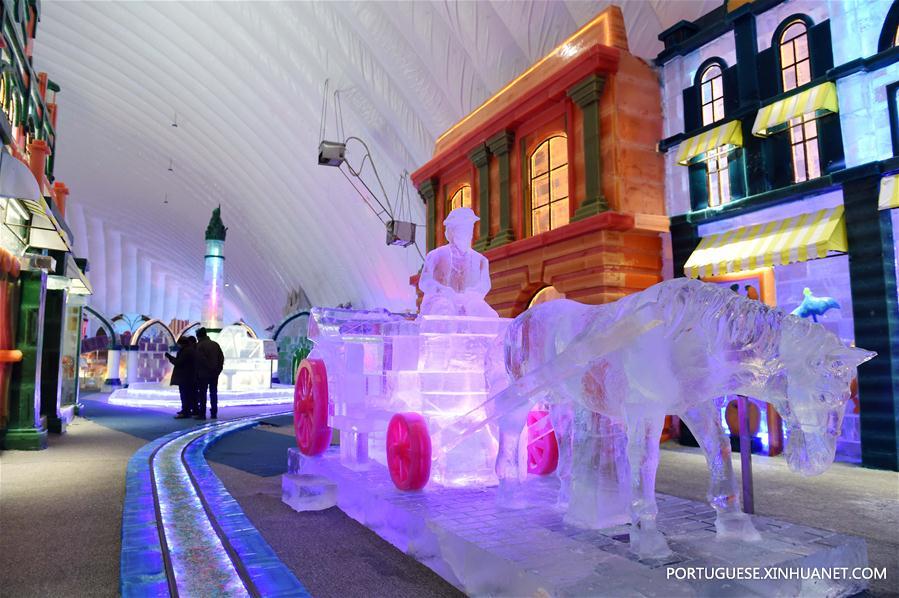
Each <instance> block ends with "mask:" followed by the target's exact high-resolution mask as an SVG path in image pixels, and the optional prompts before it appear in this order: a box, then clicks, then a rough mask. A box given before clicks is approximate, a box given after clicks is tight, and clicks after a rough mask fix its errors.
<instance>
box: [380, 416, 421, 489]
mask: <svg viewBox="0 0 899 598" xmlns="http://www.w3.org/2000/svg"><path fill="white" fill-rule="evenodd" d="M387 468H388V469H389V470H390V479H392V480H393V484H394V486H396V487H397V488H399V489H400V490H421V489H422V488H424V485H425V484H427V483H428V478H429V477H431V435H430V434H428V424H427V423H426V422H425V420H424V418H423V417H422V416H420V415H419V414H417V413H397V414H396V415H394V416H393V417H392V418H391V419H390V424H388V426H387Z"/></svg>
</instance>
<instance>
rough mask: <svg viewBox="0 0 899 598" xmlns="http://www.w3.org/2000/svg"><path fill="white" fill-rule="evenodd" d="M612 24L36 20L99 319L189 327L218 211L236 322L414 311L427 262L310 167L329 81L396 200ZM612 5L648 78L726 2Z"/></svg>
mask: <svg viewBox="0 0 899 598" xmlns="http://www.w3.org/2000/svg"><path fill="white" fill-rule="evenodd" d="M609 4H610V3H609V2H579V1H552V2H538V1H533V2H527V1H519V2H488V1H480V2H373V1H369V2H353V3H350V2H273V3H259V2H183V3H180V2H113V3H109V2H61V1H45V2H43V3H42V5H41V7H42V15H41V22H40V24H39V26H38V33H37V39H36V41H35V49H34V63H35V67H36V69H37V70H39V71H47V72H48V73H49V74H50V78H51V79H52V80H54V81H56V82H57V83H58V84H59V85H60V87H61V89H62V91H61V92H60V94H59V99H58V101H59V121H58V139H59V141H58V146H57V152H58V155H57V156H56V162H55V169H56V176H57V179H59V180H62V181H64V182H65V183H66V184H67V185H68V186H69V188H70V189H71V190H72V194H71V196H70V198H69V202H68V203H69V208H68V213H67V219H68V221H69V224H70V226H71V228H72V230H73V233H74V235H75V237H76V251H77V253H78V254H79V255H80V256H85V257H87V258H88V259H89V260H90V263H91V272H90V278H91V280H92V282H93V285H94V289H95V294H94V296H93V297H92V298H91V304H92V305H93V306H94V307H95V308H96V309H98V310H100V311H101V312H103V313H106V314H109V315H114V314H116V313H119V312H126V313H130V312H143V313H147V314H150V315H152V316H154V317H159V318H161V319H163V320H168V319H169V318H172V317H180V318H189V319H195V318H197V317H198V316H199V311H200V303H201V300H202V277H203V263H202V260H203V252H204V245H203V232H204V229H205V226H206V223H207V222H208V220H209V216H210V213H211V211H212V209H213V208H214V207H216V206H217V205H219V204H221V206H222V217H223V220H224V221H225V224H226V225H227V226H228V227H229V231H228V240H227V243H226V245H225V255H226V257H227V261H226V264H225V279H226V282H228V283H229V286H228V287H227V288H226V289H225V291H226V319H237V318H239V317H243V318H244V319H246V321H247V322H249V323H250V324H251V325H253V326H257V327H262V328H264V327H266V326H269V325H271V324H273V323H277V322H278V321H279V320H280V318H281V316H282V309H283V307H284V304H285V300H286V298H287V295H288V293H289V292H290V291H292V290H294V289H297V288H302V289H303V290H304V291H305V293H306V295H307V296H308V298H309V300H310V301H311V302H312V303H313V304H315V305H336V304H338V303H343V302H347V301H349V302H352V303H353V304H354V305H355V306H364V307H378V306H384V307H388V308H390V309H395V310H401V309H404V308H412V307H414V303H415V293H414V290H413V288H412V287H411V286H410V285H409V276H410V275H412V274H414V273H415V272H417V271H418V268H419V266H420V265H421V258H420V257H419V254H418V252H417V251H416V249H415V248H414V247H409V248H405V249H403V248H398V247H388V246H387V245H386V244H385V233H384V228H383V225H382V224H381V222H380V221H379V220H378V219H377V218H376V217H375V215H374V214H372V212H371V211H369V210H368V208H367V207H366V206H365V205H364V204H363V202H362V201H361V199H360V198H359V197H358V195H357V194H356V193H355V192H354V190H353V189H352V188H351V187H350V185H349V183H348V182H347V180H346V179H345V178H344V177H343V176H342V175H341V174H340V172H338V170H337V169H334V168H328V167H324V166H318V165H317V163H316V162H317V160H316V158H317V151H318V150H317V148H318V141H319V126H320V119H321V107H322V87H323V83H324V81H325V79H330V86H331V89H332V90H334V89H339V90H340V98H341V104H342V111H343V121H344V128H345V132H346V134H347V135H356V136H358V137H361V138H362V139H364V140H365V141H366V142H367V143H368V145H369V146H370V147H371V150H372V154H373V155H374V160H375V162H376V164H377V166H378V169H379V171H380V173H381V176H382V179H383V180H384V183H385V186H386V188H387V192H388V194H390V195H391V197H392V196H393V194H394V193H395V192H396V187H397V181H398V180H399V177H400V174H401V173H402V172H403V171H409V172H411V171H413V170H415V168H417V167H418V166H420V165H421V164H423V163H424V162H425V161H427V159H428V158H429V157H430V156H431V153H432V151H433V143H434V140H435V139H436V138H437V137H438V136H439V135H440V134H441V133H442V132H443V131H445V130H446V129H447V128H449V127H450V126H452V125H453V124H454V123H455V122H456V121H457V120H459V119H460V118H461V117H463V116H465V115H466V114H467V113H468V112H470V111H471V110H472V109H473V108H475V107H477V106H478V105H479V104H480V103H482V102H483V101H484V100H485V99H487V98H488V97H490V96H491V95H492V94H493V93H495V92H496V91H497V90H499V89H501V88H502V87H503V86H504V85H505V84H506V83H507V82H508V81H510V80H511V79H513V78H514V77H515V76H516V75H517V74H519V73H520V72H522V71H523V70H525V69H526V68H527V67H528V66H530V65H531V64H532V63H533V62H535V61H536V60H538V59H540V58H541V57H543V56H544V55H545V54H547V53H548V52H549V51H551V50H552V49H553V48H554V47H555V46H557V45H558V44H559V43H560V42H561V41H563V40H564V39H565V38H567V37H568V36H570V35H571V34H572V33H574V32H575V31H576V30H577V29H578V28H579V27H580V26H582V25H584V24H585V23H587V22H588V21H589V20H590V19H591V18H592V17H594V16H595V15H596V14H598V13H599V12H600V11H602V10H603V9H604V8H605V7H606V6H608V5H609ZM617 4H618V5H619V6H621V7H622V10H623V13H624V18H625V23H626V27H627V33H628V40H629V44H630V48H631V51H632V52H633V53H635V54H637V55H639V56H641V57H644V58H646V59H651V58H652V57H654V56H655V55H656V54H657V53H658V52H659V51H660V50H661V44H660V42H659V41H658V39H657V35H658V34H659V32H660V31H662V30H663V29H665V28H667V27H670V26H671V25H673V24H674V23H675V22H677V21H679V20H681V19H695V18H696V17H698V16H700V15H702V14H705V13H706V12H708V11H709V10H712V9H713V8H715V7H716V6H718V5H719V4H720V0H695V1H691V0H678V1H676V2H675V1H663V0H624V1H620V2H617ZM174 121H177V125H178V126H177V127H174V126H172V124H173V122H174ZM329 126H330V127H332V129H331V130H333V121H331V123H329ZM331 136H332V137H333V135H331ZM353 151H354V150H352V148H351V151H350V157H351V159H352V157H353ZM356 151H358V150H356ZM413 200H414V201H412V202H411V206H412V214H411V220H412V221H414V222H417V223H419V224H423V223H424V216H425V214H424V206H423V205H422V203H421V202H420V201H419V200H418V199H417V196H413ZM166 202H167V203H166ZM418 237H419V241H420V242H421V241H423V237H424V234H423V231H421V232H420V233H419V235H418ZM422 250H423V248H422Z"/></svg>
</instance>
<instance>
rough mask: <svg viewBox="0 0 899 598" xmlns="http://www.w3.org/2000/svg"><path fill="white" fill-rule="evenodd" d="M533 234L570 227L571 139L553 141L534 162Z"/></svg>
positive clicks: (536, 154) (561, 137) (543, 146)
mask: <svg viewBox="0 0 899 598" xmlns="http://www.w3.org/2000/svg"><path fill="white" fill-rule="evenodd" d="M530 200H531V234H532V235H539V234H540V233H543V232H546V231H548V230H552V229H554V228H559V227H560V226H564V225H566V224H568V138H567V137H565V136H564V135H556V136H553V137H550V138H549V139H547V140H546V141H544V142H543V143H541V144H540V145H538V146H537V149H535V150H534V153H532V154H531V161H530Z"/></svg>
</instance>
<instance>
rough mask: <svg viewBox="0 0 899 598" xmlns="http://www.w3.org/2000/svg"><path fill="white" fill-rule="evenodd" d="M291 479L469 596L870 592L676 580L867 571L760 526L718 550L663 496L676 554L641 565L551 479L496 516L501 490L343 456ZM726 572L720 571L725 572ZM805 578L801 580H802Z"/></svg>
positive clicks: (849, 547) (704, 523) (852, 550)
mask: <svg viewBox="0 0 899 598" xmlns="http://www.w3.org/2000/svg"><path fill="white" fill-rule="evenodd" d="M288 472H289V474H302V475H316V476H322V477H326V478H329V479H330V480H332V481H333V482H334V483H336V485H337V488H338V491H337V506H338V507H340V509H341V510H343V511H344V512H345V513H346V514H347V515H349V516H350V517H352V518H353V519H355V520H357V521H359V522H360V523H362V524H363V525H366V526H368V527H369V528H371V529H372V530H374V531H375V532H376V533H377V534H379V535H380V536H381V537H382V538H384V539H385V540H387V541H388V542H390V543H391V544H393V545H394V546H396V547H397V548H398V549H400V550H402V551H404V552H406V553H407V554H409V555H411V556H414V557H415V558H416V559H418V560H419V561H421V562H422V563H424V564H425V565H427V566H428V567H430V568H431V569H433V570H434V571H435V572H436V573H437V574H438V575H440V576H441V577H443V578H444V579H446V580H447V581H448V582H449V583H451V584H453V585H455V586H456V587H458V588H459V589H460V590H462V591H463V592H465V593H467V594H469V595H505V596H524V595H528V596H538V595H550V596H583V595H606V596H618V595H629V596H719V595H745V594H750V593H752V594H753V595H769V596H770V595H779V596H800V595H803V596H804V595H812V594H813V595H815V596H834V597H836V596H850V595H852V594H855V593H858V592H860V591H862V590H864V589H865V588H866V587H867V582H864V581H860V580H849V579H830V580H827V579H805V580H803V579H798V578H796V579H777V580H771V579H768V580H749V579H693V580H686V579H684V580H678V579H676V578H675V574H674V573H676V572H677V570H676V569H675V568H678V567H691V568H704V569H706V570H707V571H708V573H707V575H708V574H710V573H711V572H712V571H713V569H714V568H723V567H729V568H733V567H758V568H760V569H761V570H765V568H769V567H781V568H800V567H801V568H822V567H827V568H830V567H847V568H848V571H851V570H852V568H854V567H866V566H867V565H868V553H867V546H866V544H865V541H864V540H863V539H861V538H857V537H853V536H845V535H842V534H837V533H834V532H830V531H826V530H820V529H815V528H810V527H806V526H802V525H794V524H791V523H787V522H784V521H779V520H776V519H771V518H770V517H761V516H753V518H752V519H753V522H754V523H755V526H756V528H757V529H758V530H759V532H760V533H761V535H762V541H761V542H756V543H745V542H738V541H718V540H716V539H715V514H714V512H713V511H712V509H711V507H709V506H708V505H707V504H704V503H699V502H696V501H691V500H686V499H682V498H675V497H673V496H666V495H663V494H659V495H658V505H659V516H658V527H659V529H660V530H661V531H662V533H664V534H665V536H666V537H667V539H668V542H669V545H670V546H671V549H672V550H673V551H674V555H672V556H671V557H669V558H667V559H663V560H656V561H640V560H639V559H638V558H637V557H636V556H635V555H633V554H631V553H630V552H629V550H628V526H615V527H611V528H607V529H602V530H586V529H582V528H578V527H574V526H571V525H567V524H566V523H564V522H563V520H562V518H563V513H561V512H559V511H557V510H556V509H554V508H553V504H554V503H555V496H556V491H557V488H558V486H557V481H556V479H555V478H554V477H552V476H550V477H548V478H540V479H534V480H532V481H529V482H528V486H529V492H530V493H531V495H532V498H533V505H532V506H530V507H528V508H527V509H523V510H503V509H500V508H498V507H497V506H496V502H495V500H494V495H495V490H496V489H495V487H494V488H475V489H472V488H468V489H465V488H462V489H459V488H443V487H440V486H437V485H435V484H429V485H428V486H427V487H425V489H424V490H423V491H421V492H414V493H405V492H400V491H398V490H397V489H396V488H394V486H393V483H392V482H391V481H390V475H389V473H388V472H387V469H386V468H385V467H383V466H382V465H380V464H377V463H373V464H372V466H371V468H370V469H369V470H368V471H351V470H349V469H347V468H345V467H343V466H341V465H340V461H339V454H338V452H337V449H336V448H332V449H330V450H328V451H327V452H326V453H325V454H324V455H322V456H321V457H316V458H308V457H305V456H303V455H302V454H300V453H299V451H297V450H296V449H289V450H288ZM719 571H720V570H719ZM797 577H799V576H798V575H797Z"/></svg>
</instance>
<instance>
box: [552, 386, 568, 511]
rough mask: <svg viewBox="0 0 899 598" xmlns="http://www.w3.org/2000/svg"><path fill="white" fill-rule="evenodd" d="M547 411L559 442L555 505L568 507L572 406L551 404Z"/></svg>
mask: <svg viewBox="0 0 899 598" xmlns="http://www.w3.org/2000/svg"><path fill="white" fill-rule="evenodd" d="M549 413H550V417H551V418H552V424H553V431H554V432H555V433H556V441H558V443H559V466H558V467H557V468H556V475H557V476H559V498H558V501H557V503H556V506H558V507H559V508H560V509H562V510H564V509H566V508H567V507H568V501H569V500H570V496H571V464H572V449H573V443H572V434H573V430H572V420H573V418H574V406H573V404H572V403H563V404H560V405H553V406H551V407H550V409H549Z"/></svg>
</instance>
